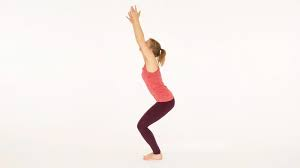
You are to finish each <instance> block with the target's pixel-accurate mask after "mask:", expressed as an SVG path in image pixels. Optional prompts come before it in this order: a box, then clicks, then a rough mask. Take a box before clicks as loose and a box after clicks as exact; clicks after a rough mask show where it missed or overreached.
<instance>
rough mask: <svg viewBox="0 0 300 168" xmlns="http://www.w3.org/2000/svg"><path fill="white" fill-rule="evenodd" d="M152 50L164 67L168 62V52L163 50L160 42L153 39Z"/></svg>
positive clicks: (151, 39) (151, 41) (151, 42)
mask: <svg viewBox="0 0 300 168" xmlns="http://www.w3.org/2000/svg"><path fill="white" fill-rule="evenodd" d="M149 40H150V48H151V49H152V52H153V54H154V55H155V57H158V63H159V64H160V65H161V66H163V65H164V63H165V60H166V50H164V49H162V48H161V46H160V44H159V42H158V41H156V40H155V39H153V38H149Z"/></svg>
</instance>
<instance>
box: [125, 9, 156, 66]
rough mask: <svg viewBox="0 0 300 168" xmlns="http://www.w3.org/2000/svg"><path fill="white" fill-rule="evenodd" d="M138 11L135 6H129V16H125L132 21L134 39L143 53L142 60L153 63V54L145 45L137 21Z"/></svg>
mask: <svg viewBox="0 0 300 168" xmlns="http://www.w3.org/2000/svg"><path fill="white" fill-rule="evenodd" d="M140 13H141V12H137V9H136V7H135V8H133V7H131V10H130V11H129V12H128V15H129V16H130V18H128V17H127V18H128V19H129V21H130V22H131V23H132V26H133V30H134V35H135V39H136V42H137V44H138V45H139V48H140V51H141V52H142V54H143V57H144V61H145V62H153V63H155V61H156V59H155V56H154V54H153V52H152V51H151V50H150V49H149V48H148V47H147V45H146V42H145V38H144V33H143V30H142V27H141V24H140V21H139V16H140Z"/></svg>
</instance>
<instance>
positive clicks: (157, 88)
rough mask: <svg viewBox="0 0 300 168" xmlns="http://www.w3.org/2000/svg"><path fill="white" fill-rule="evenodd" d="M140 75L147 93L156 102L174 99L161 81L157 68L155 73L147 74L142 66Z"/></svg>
mask: <svg viewBox="0 0 300 168" xmlns="http://www.w3.org/2000/svg"><path fill="white" fill-rule="evenodd" d="M141 75H142V78H143V80H144V82H145V84H146V86H147V88H148V90H149V92H150V93H151V95H152V96H153V97H154V99H155V100H156V101H157V102H166V101H170V100H172V99H173V98H174V96H173V94H172V92H171V91H170V90H169V89H168V87H167V86H166V85H165V84H164V82H163V81H162V77H161V73H160V69H159V67H158V69H157V70H156V71H155V72H149V71H147V69H146V64H144V66H143V68H142V74H141Z"/></svg>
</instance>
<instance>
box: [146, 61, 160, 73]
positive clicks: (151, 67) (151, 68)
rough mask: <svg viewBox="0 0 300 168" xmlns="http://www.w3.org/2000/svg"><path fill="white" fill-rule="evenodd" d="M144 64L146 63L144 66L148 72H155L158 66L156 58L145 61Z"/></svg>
mask: <svg viewBox="0 0 300 168" xmlns="http://www.w3.org/2000/svg"><path fill="white" fill-rule="evenodd" d="M145 65H146V67H145V68H146V69H147V71H148V72H155V71H157V70H158V68H159V66H158V63H157V61H156V60H155V61H146V62H145Z"/></svg>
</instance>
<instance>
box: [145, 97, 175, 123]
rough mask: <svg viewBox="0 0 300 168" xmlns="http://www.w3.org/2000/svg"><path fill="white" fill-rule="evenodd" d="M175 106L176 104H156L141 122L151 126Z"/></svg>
mask: <svg viewBox="0 0 300 168" xmlns="http://www.w3.org/2000/svg"><path fill="white" fill-rule="evenodd" d="M173 106H174V103H173V104H172V102H171V103H170V102H169V103H165V102H156V103H155V104H154V105H153V106H151V107H150V108H149V109H148V110H147V111H146V112H145V113H144V115H143V116H142V117H141V119H140V120H139V122H140V123H142V124H144V125H145V126H149V125H151V124H152V123H154V122H156V121H157V120H159V119H160V118H162V117H163V116H164V115H166V114H167V113H168V112H169V111H170V110H171V109H172V108H173Z"/></svg>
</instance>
